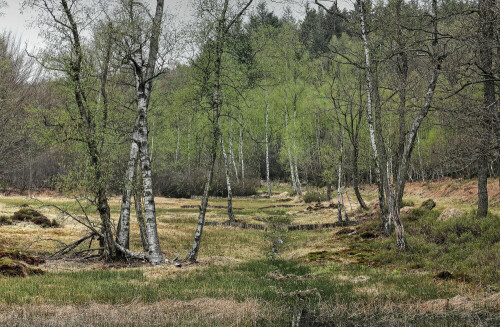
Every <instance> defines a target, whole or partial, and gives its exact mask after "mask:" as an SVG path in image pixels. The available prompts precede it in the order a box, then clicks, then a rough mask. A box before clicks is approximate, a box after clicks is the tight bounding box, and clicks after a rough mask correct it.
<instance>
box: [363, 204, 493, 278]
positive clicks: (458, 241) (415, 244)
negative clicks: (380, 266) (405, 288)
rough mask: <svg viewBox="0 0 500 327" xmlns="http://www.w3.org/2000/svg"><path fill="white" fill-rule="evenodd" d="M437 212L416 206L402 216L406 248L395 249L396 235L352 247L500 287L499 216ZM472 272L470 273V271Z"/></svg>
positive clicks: (383, 258) (375, 256)
mask: <svg viewBox="0 0 500 327" xmlns="http://www.w3.org/2000/svg"><path fill="white" fill-rule="evenodd" d="M439 214H440V212H439V211H434V210H432V211H429V210H426V209H421V208H415V209H413V210H412V211H411V212H410V213H409V215H408V216H407V217H405V218H404V220H406V222H405V232H406V238H407V241H408V249H407V251H405V252H401V251H397V248H396V244H395V243H396V242H395V235H394V233H393V235H392V236H391V237H390V238H384V239H375V240H370V241H369V243H361V244H356V245H355V246H361V247H367V248H369V249H371V253H372V256H373V259H374V260H375V261H377V262H379V263H386V264H391V265H394V264H401V265H404V266H406V267H409V268H424V269H426V270H435V271H444V270H446V271H449V272H451V273H452V274H453V275H457V276H464V277H463V278H462V279H463V280H472V281H475V282H480V283H483V284H496V285H498V286H500V280H499V279H498V276H500V233H499V232H498V231H500V217H499V216H498V215H494V214H488V216H487V217H485V218H482V219H477V218H476V217H475V214H474V212H469V213H467V214H465V215H463V216H460V217H454V218H450V219H448V220H446V221H441V220H438V219H437V217H438V216H439ZM471 272H473V273H472V274H471Z"/></svg>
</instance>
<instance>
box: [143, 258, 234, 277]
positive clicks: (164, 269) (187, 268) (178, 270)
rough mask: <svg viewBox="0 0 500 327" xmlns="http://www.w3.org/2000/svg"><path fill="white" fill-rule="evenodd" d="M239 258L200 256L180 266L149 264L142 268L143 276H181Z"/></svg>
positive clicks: (232, 261)
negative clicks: (194, 261) (196, 259)
mask: <svg viewBox="0 0 500 327" xmlns="http://www.w3.org/2000/svg"><path fill="white" fill-rule="evenodd" d="M240 262H241V260H239V259H235V258H230V257H222V256H210V257H205V258H201V259H199V260H198V262H196V263H188V262H186V263H182V264H181V265H180V266H176V265H173V264H171V265H159V266H150V265H145V266H143V268H142V271H143V274H144V277H146V278H149V279H159V278H165V277H167V276H172V275H176V274H182V275H183V276H187V274H189V273H192V272H196V271H199V270H202V269H206V268H209V267H213V266H221V265H230V264H237V263H240Z"/></svg>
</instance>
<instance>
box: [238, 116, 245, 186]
mask: <svg viewBox="0 0 500 327" xmlns="http://www.w3.org/2000/svg"><path fill="white" fill-rule="evenodd" d="M240 121H241V117H240ZM239 148H240V149H239V150H240V164H241V181H242V183H243V186H245V160H244V158H243V131H242V128H241V127H240V142H239Z"/></svg>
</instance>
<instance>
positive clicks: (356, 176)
mask: <svg viewBox="0 0 500 327" xmlns="http://www.w3.org/2000/svg"><path fill="white" fill-rule="evenodd" d="M358 151H359V150H358V144H357V143H356V144H353V151H352V169H353V187H354V194H356V199H357V200H358V202H359V205H360V206H361V208H363V209H365V210H366V209H368V207H367V206H366V203H365V201H364V200H363V197H362V196H361V192H359V172H358Z"/></svg>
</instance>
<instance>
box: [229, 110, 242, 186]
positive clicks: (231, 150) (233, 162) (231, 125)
mask: <svg viewBox="0 0 500 327" xmlns="http://www.w3.org/2000/svg"><path fill="white" fill-rule="evenodd" d="M231 163H232V164H233V168H234V176H235V177H236V182H237V183H239V182H240V178H239V176H238V166H236V161H235V160H234V153H233V117H232V116H230V117H229V164H230V165H231Z"/></svg>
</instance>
